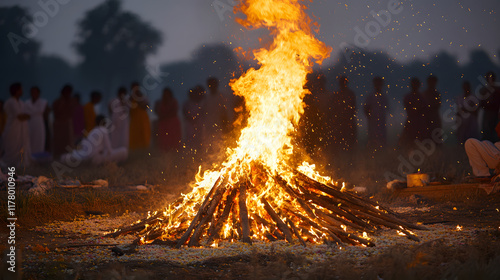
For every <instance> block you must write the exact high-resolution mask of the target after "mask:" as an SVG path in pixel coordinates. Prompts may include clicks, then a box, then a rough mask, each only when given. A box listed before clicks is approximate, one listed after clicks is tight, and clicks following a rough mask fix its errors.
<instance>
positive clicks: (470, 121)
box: [456, 81, 479, 144]
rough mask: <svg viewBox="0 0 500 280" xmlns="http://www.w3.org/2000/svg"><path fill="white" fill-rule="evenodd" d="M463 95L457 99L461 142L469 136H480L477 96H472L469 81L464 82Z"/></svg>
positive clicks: (458, 134) (457, 117)
mask: <svg viewBox="0 0 500 280" xmlns="http://www.w3.org/2000/svg"><path fill="white" fill-rule="evenodd" d="M462 89H463V91H464V93H463V95H462V96H460V97H459V98H458V100H457V116H456V120H457V125H458V128H457V140H458V142H459V143H460V144H463V143H465V141H466V140H467V139H469V138H476V139H477V138H479V130H478V119H477V113H478V112H477V111H478V106H479V104H477V102H476V100H477V99H476V98H470V96H471V93H472V90H471V85H470V83H469V82H468V81H465V82H464V83H463V84H462Z"/></svg>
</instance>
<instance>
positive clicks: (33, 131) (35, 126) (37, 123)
mask: <svg viewBox="0 0 500 280" xmlns="http://www.w3.org/2000/svg"><path fill="white" fill-rule="evenodd" d="M30 93H31V99H28V100H27V101H26V103H25V107H26V113H27V114H29V115H30V120H29V122H28V124H29V130H30V133H29V134H30V147H31V153H32V154H38V153H42V152H44V151H45V122H44V119H45V118H46V116H47V115H48V113H49V107H48V106H47V100H45V99H43V98H40V89H39V88H38V87H32V88H31V90H30Z"/></svg>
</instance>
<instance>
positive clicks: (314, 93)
mask: <svg viewBox="0 0 500 280" xmlns="http://www.w3.org/2000/svg"><path fill="white" fill-rule="evenodd" d="M324 83H326V81H325V77H324V75H322V74H321V73H310V74H309V75H307V83H306V85H305V88H306V89H308V90H309V91H310V92H311V94H306V96H305V97H304V99H303V102H304V114H303V115H302V117H301V119H300V123H299V129H300V134H301V135H302V142H303V145H304V147H305V148H306V151H307V153H308V154H310V155H313V156H315V157H319V156H324V155H325V151H324V149H325V143H326V142H327V141H329V140H328V139H327V137H330V135H328V133H329V131H330V128H328V127H327V125H328V121H327V120H326V117H327V115H326V114H325V111H327V109H325V107H327V106H328V105H329V104H328V103H329V102H328V101H325V100H324V99H326V93H325V91H324V88H325V86H324Z"/></svg>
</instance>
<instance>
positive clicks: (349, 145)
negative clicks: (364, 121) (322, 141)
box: [329, 76, 357, 151]
mask: <svg viewBox="0 0 500 280" xmlns="http://www.w3.org/2000/svg"><path fill="white" fill-rule="evenodd" d="M337 81H338V83H339V91H337V92H335V93H334V98H333V100H332V102H331V108H332V110H331V111H330V112H329V118H330V121H329V122H330V123H332V128H331V129H332V133H333V139H332V142H333V144H334V146H335V147H336V148H338V149H341V150H344V151H349V150H352V149H354V148H355V147H356V143H357V125H356V95H355V94H354V92H353V91H352V90H351V89H350V88H349V87H348V84H349V80H348V79H347V77H346V76H340V77H339V78H338V79H337Z"/></svg>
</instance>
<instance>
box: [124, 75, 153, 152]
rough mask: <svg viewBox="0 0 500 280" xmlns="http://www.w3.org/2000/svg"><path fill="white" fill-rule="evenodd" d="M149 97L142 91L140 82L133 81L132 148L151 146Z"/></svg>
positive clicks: (130, 135)
mask: <svg viewBox="0 0 500 280" xmlns="http://www.w3.org/2000/svg"><path fill="white" fill-rule="evenodd" d="M148 108H149V105H148V99H147V97H146V96H145V95H144V94H143V93H142V92H141V91H140V89H139V83H136V82H134V83H132V86H131V95H130V128H129V129H130V130H129V141H130V143H129V147H130V150H136V149H145V148H149V145H150V144H151V123H150V122H149V116H148V112H147V110H148Z"/></svg>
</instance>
